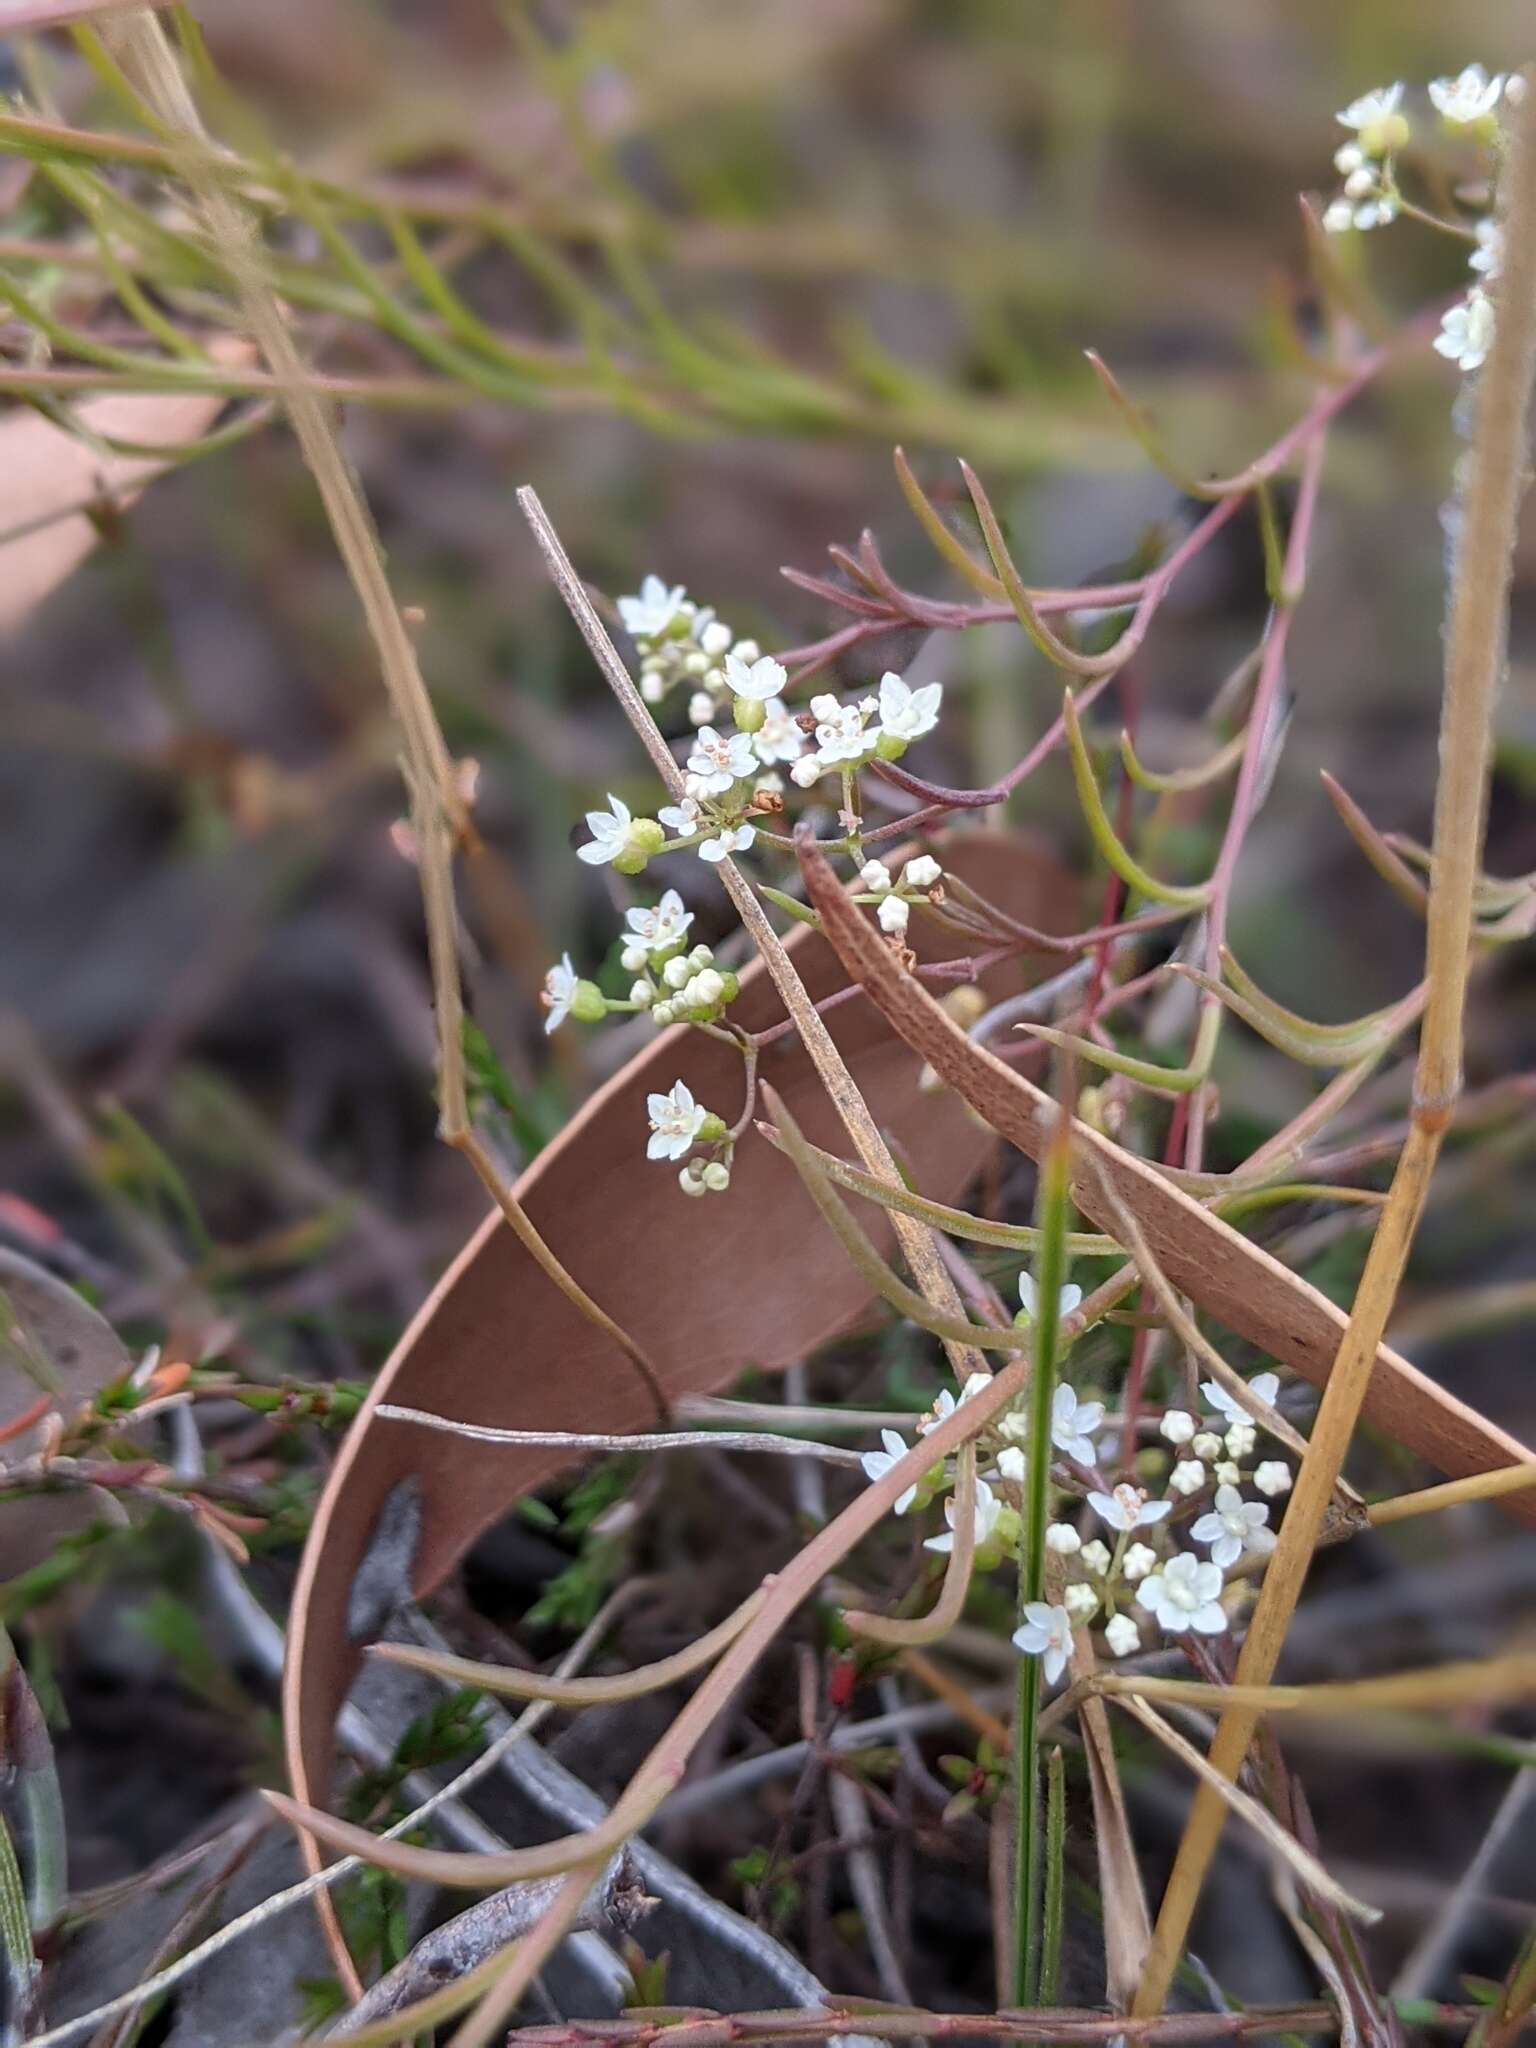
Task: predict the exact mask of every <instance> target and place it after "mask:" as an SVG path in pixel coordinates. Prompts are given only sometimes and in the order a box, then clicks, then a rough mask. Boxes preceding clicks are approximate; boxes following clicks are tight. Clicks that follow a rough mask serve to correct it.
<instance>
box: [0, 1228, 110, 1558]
mask: <svg viewBox="0 0 1536 2048" xmlns="http://www.w3.org/2000/svg"><path fill="white" fill-rule="evenodd" d="M132 1370H133V1360H132V1359H131V1358H130V1357H129V1355H128V1353H127V1351H126V1350H125V1349H124V1347H123V1342H122V1339H121V1338H120V1337H119V1336H118V1334H117V1332H116V1331H115V1330H114V1329H113V1327H112V1325H111V1324H110V1323H109V1322H108V1321H107V1319H106V1317H105V1316H103V1315H100V1314H98V1312H97V1311H96V1310H95V1309H93V1308H92V1307H91V1305H90V1303H89V1302H88V1301H84V1300H82V1299H81V1297H80V1296H79V1295H78V1294H77V1293H76V1292H75V1290H74V1288H73V1287H70V1286H69V1285H68V1284H67V1283H66V1282H65V1281H63V1280H60V1279H59V1278H57V1276H56V1275H55V1274H52V1273H50V1272H49V1271H48V1269H47V1267H46V1266H39V1265H38V1264H36V1263H35V1261H33V1260H32V1259H28V1258H24V1257H23V1256H22V1255H21V1253H20V1252H12V1251H4V1250H0V1429H3V1428H5V1427H6V1426H7V1425H9V1424H14V1423H15V1422H16V1421H17V1420H18V1419H19V1418H20V1417H21V1416H23V1415H25V1414H27V1413H28V1412H29V1411H30V1410H32V1409H34V1408H39V1407H40V1405H41V1404H42V1403H44V1402H46V1403H47V1407H46V1409H44V1410H43V1411H42V1412H40V1413H39V1415H38V1417H37V1420H36V1421H35V1422H33V1423H32V1424H31V1425H30V1426H29V1427H28V1428H26V1429H24V1430H21V1431H18V1433H17V1434H16V1435H14V1436H11V1437H8V1438H7V1439H6V1440H5V1441H4V1442H3V1443H0V1473H3V1472H4V1470H5V1468H6V1467H7V1466H9V1465H15V1464H19V1463H20V1462H21V1461H22V1460H23V1459H26V1458H30V1457H32V1456H33V1455H34V1454H35V1453H36V1452H37V1451H38V1450H40V1449H41V1448H42V1445H43V1442H44V1434H45V1431H46V1430H47V1428H48V1426H49V1423H50V1420H51V1418H52V1417H53V1416H56V1415H61V1416H65V1417H69V1416H73V1415H74V1414H75V1413H76V1412H77V1410H79V1409H81V1408H83V1407H86V1406H87V1405H88V1404H89V1403H90V1402H91V1401H93V1400H94V1399H95V1397H96V1395H97V1394H98V1393H99V1392H100V1390H101V1389H102V1388H103V1387H105V1386H109V1385H110V1384H111V1382H112V1381H113V1380H117V1379H121V1378H123V1376H124V1375H125V1374H126V1373H129V1372H131V1371H132ZM97 1512H98V1510H97V1507H96V1505H95V1501H94V1500H93V1497H92V1496H91V1495H90V1494H89V1493H85V1492H79V1491H77V1492H71V1493H57V1494H29V1495H23V1496H22V1497H20V1498H19V1499H16V1500H11V1501H6V1502H5V1503H4V1504H3V1505H0V1580H5V1579H9V1578H14V1577H15V1576H16V1574H17V1573H18V1572H24V1571H30V1570H31V1568H32V1566H33V1565H35V1564H40V1563H41V1562H42V1561H43V1559H44V1558H45V1557H46V1556H47V1555H48V1553H49V1551H50V1550H51V1549H52V1548H53V1546H54V1544H55V1543H57V1541H58V1540H59V1538H60V1537H61V1536H64V1535H67V1534H68V1533H69V1532H70V1531H71V1530H73V1529H79V1528H83V1527H84V1526H85V1524H86V1523H87V1522H90V1521H93V1520H95V1518H96V1515H97Z"/></svg>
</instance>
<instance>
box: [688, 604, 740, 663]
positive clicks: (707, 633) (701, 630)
mask: <svg viewBox="0 0 1536 2048" xmlns="http://www.w3.org/2000/svg"><path fill="white" fill-rule="evenodd" d="M693 637H694V639H695V640H697V641H698V643H699V645H700V646H701V647H702V648H703V650H704V652H705V653H706V654H708V655H710V656H714V655H717V654H724V652H725V650H726V649H727V648H728V647H729V646H730V644H731V629H730V627H729V626H728V625H727V624H726V623H725V621H724V620H723V619H717V618H716V617H715V615H714V613H713V612H711V611H703V612H700V613H699V615H698V617H697V618H696V619H695V620H694V622H693Z"/></svg>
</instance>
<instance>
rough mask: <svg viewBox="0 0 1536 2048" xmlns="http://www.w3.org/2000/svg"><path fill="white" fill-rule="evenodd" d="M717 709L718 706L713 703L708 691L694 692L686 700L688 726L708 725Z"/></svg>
mask: <svg viewBox="0 0 1536 2048" xmlns="http://www.w3.org/2000/svg"><path fill="white" fill-rule="evenodd" d="M718 709H719V706H718V705H717V704H716V703H715V700H714V698H713V697H711V695H710V694H709V692H708V690H695V691H694V693H693V695H692V696H691V697H690V698H689V699H688V723H689V724H690V725H708V723H709V721H710V720H711V719H712V718H713V717H714V715H715V712H716V711H717V710H718Z"/></svg>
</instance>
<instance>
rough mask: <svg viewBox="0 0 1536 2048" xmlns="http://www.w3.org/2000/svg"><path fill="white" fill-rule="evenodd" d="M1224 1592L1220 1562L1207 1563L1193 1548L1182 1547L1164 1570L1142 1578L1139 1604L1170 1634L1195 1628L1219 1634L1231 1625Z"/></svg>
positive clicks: (1199, 1630) (1204, 1634) (1207, 1633)
mask: <svg viewBox="0 0 1536 2048" xmlns="http://www.w3.org/2000/svg"><path fill="white" fill-rule="evenodd" d="M1220 1593H1221V1567H1220V1565H1215V1564H1207V1563H1206V1562H1205V1561H1204V1560H1203V1559H1201V1558H1198V1557H1196V1556H1195V1553H1194V1552H1193V1551H1192V1550H1181V1551H1180V1552H1179V1553H1178V1555H1177V1556H1176V1557H1171V1558H1170V1559H1169V1560H1168V1562H1167V1564H1165V1565H1164V1566H1163V1568H1162V1570H1161V1571H1160V1572H1151V1573H1149V1574H1148V1576H1147V1577H1146V1578H1144V1579H1143V1580H1142V1582H1141V1584H1140V1585H1139V1586H1138V1587H1137V1589H1136V1603H1137V1605H1138V1606H1139V1607H1145V1608H1146V1610H1147V1612H1148V1613H1149V1614H1150V1615H1152V1616H1153V1617H1154V1619H1155V1620H1156V1622H1157V1625H1158V1627H1159V1628H1160V1629H1163V1630H1164V1631H1165V1632H1166V1633H1167V1634H1169V1635H1182V1634H1183V1633H1184V1631H1185V1630H1186V1629H1191V1628H1192V1629H1194V1630H1196V1631H1197V1633H1198V1634H1200V1635H1203V1636H1219V1635H1220V1634H1221V1633H1222V1632H1223V1630H1224V1629H1225V1628H1226V1625H1227V1616H1226V1610H1225V1608H1224V1607H1223V1606H1222V1604H1221V1600H1220Z"/></svg>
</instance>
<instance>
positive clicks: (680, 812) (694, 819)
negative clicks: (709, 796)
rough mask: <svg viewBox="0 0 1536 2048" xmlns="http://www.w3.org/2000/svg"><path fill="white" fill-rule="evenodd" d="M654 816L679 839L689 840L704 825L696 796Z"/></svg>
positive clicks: (688, 797) (684, 799)
mask: <svg viewBox="0 0 1536 2048" xmlns="http://www.w3.org/2000/svg"><path fill="white" fill-rule="evenodd" d="M656 815H657V817H658V818H659V819H660V820H661V822H662V824H663V825H665V826H667V827H668V829H669V830H670V831H673V832H675V833H676V834H677V836H678V838H679V839H691V838H692V837H693V835H694V833H695V832H697V831H698V830H699V828H700V827H701V826H702V825H703V823H704V813H703V811H702V810H701V809H700V808H699V800H698V798H697V797H696V796H685V797H684V798H683V800H682V802H681V803H678V804H668V805H667V806H666V807H665V809H663V810H660V811H658V812H657V813H656ZM589 822H590V821H589Z"/></svg>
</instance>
